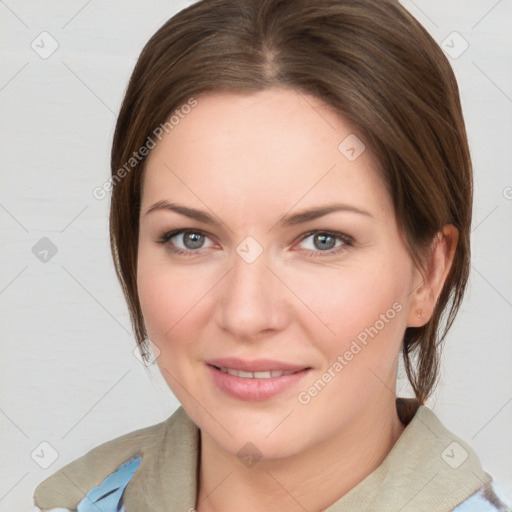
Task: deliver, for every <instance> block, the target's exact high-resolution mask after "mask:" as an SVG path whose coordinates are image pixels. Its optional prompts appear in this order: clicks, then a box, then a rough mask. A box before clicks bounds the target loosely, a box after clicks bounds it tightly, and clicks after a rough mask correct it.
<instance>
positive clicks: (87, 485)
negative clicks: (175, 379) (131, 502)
mask: <svg viewBox="0 0 512 512" xmlns="http://www.w3.org/2000/svg"><path fill="white" fill-rule="evenodd" d="M187 419H188V417H187V416H186V414H185V412H184V410H183V408H182V407H179V408H178V410H176V411H175V412H174V414H172V415H171V416H170V417H169V418H167V419H166V420H165V421H162V422H161V423H158V424H156V425H151V426H149V427H145V428H141V429H138V430H135V431H132V432H129V433H127V434H124V435H122V436H120V437H117V438H115V439H112V440H110V441H107V442H105V443H102V444H100V445H99V446H96V447H95V448H93V449H92V450H90V451H89V452H87V453H86V454H85V455H83V456H81V457H79V458H78V459H75V460H73V461H72V462H70V463H68V464H67V465H65V466H63V467H62V468H60V469H59V470H57V471H56V472H55V473H53V474H52V475H50V476H49V477H48V478H46V479H45V480H43V481H42V482H41V483H40V484H39V485H38V486H37V487H36V489H35V491H34V495H33V499H34V505H35V506H36V507H38V508H39V509H42V510H53V509H55V510H56V511H58V510H59V509H64V510H66V509H76V508H77V505H78V504H79V502H81V500H83V499H84V496H85V495H86V493H87V492H88V491H89V494H88V496H89V500H90V499H91V497H92V498H93V499H99V498H103V499H105V496H104V495H105V494H109V495H110V496H111V497H110V500H114V499H117V503H119V501H120V499H121V496H122V493H123V491H124V488H125V487H126V486H127V484H128V483H129V481H130V480H131V478H132V477H133V476H134V474H135V473H136V471H137V469H138V468H139V466H140V465H141V464H142V463H143V460H144V464H145V466H146V467H147V466H148V465H150V464H154V463H155V459H157V458H158V455H159V453H161V452H162V451H165V450H162V445H163V444H166V441H167V440H168V437H169V436H172V437H175V435H178V436H179V430H180V429H183V428H184V422H186V421H187ZM117 503H116V507H117ZM116 507H114V508H113V509H112V510H117V508H116ZM36 510H37V508H36ZM102 510H104V508H102ZM105 510H110V509H105Z"/></svg>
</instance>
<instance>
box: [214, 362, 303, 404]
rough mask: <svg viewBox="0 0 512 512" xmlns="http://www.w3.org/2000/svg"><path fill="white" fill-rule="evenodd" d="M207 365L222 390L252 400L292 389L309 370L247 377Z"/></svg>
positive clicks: (264, 398)
mask: <svg viewBox="0 0 512 512" xmlns="http://www.w3.org/2000/svg"><path fill="white" fill-rule="evenodd" d="M206 366H207V368H208V369H209V371H210V373H211V375H212V377H213V381H214V382H215V384H216V385H217V387H218V388H219V389H220V390H221V391H223V392H224V393H226V394H227V395H229V396H232V397H234V398H239V399H241V400H252V401H261V400H268V399H269V398H272V397H274V396H276V395H278V394H279V393H282V392H283V391H285V390H287V389H290V388H291V387H293V386H294V385H295V384H297V383H298V382H299V381H300V380H301V379H302V378H304V376H305V375H306V374H307V373H308V372H309V369H304V370H301V371H298V372H295V373H290V374H289V375H281V377H270V378H269V379H246V378H244V377H237V376H235V375H230V374H229V373H224V372H223V371H221V370H218V369H217V368H215V367H214V366H212V365H210V364H207V365H206Z"/></svg>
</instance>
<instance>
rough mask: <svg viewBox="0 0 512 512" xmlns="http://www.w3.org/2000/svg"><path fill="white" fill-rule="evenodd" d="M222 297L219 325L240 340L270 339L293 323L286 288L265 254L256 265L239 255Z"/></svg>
mask: <svg viewBox="0 0 512 512" xmlns="http://www.w3.org/2000/svg"><path fill="white" fill-rule="evenodd" d="M219 294H220V296H221V298H220V300H219V301H218V306H217V307H218V310H217V319H218V320H217V321H218V325H219V327H220V328H222V329H223V330H225V331H227V332H229V333H230V334H231V336H233V337H234V338H236V339H237V340H240V341H251V340H256V339H258V338H261V337H264V336H267V337H268V336H269V335H270V334H272V333H275V332H278V331H279V330H282V329H284V328H285V326H286V325H287V323H288V321H289V315H290V308H289V306H290V305H289V303H288V300H287V297H286V288H285V286H284V285H283V283H282V282H281V281H280V280H279V279H278V278H277V277H276V271H275V270H274V269H272V268H271V262H270V261H269V258H268V255H267V253H266V252H265V251H263V252H262V254H261V255H260V256H259V257H258V258H257V259H256V260H255V261H252V262H250V260H245V259H244V258H243V257H241V256H240V255H239V254H236V255H235V257H234V264H233V268H232V269H231V271H230V272H229V273H228V275H227V276H226V278H225V279H223V286H222V289H221V290H219Z"/></svg>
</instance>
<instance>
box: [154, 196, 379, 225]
mask: <svg viewBox="0 0 512 512" xmlns="http://www.w3.org/2000/svg"><path fill="white" fill-rule="evenodd" d="M161 210H164V211H165V210H168V211H172V212H176V213H179V214H181V215H184V216H185V217H188V218H190V219H195V220H197V221H199V222H203V223H204V224H210V225H219V224H220V222H218V221H217V220H215V219H214V218H213V217H212V216H210V215H209V214H208V213H206V212H204V211H201V210H196V209H195V208H188V207H186V206H183V205H179V204H176V203H169V202H168V201H166V200H163V201H158V202H157V203H155V204H154V205H152V206H150V207H149V208H148V210H147V212H146V213H145V215H149V214H150V213H152V212H155V211H161ZM338 211H343V212H351V213H357V214H360V215H365V216H367V217H372V218H373V215H372V214H371V213H370V212H367V211H366V210H362V209H360V208H356V207H355V206H352V205H349V204H344V203H333V204H327V205H324V206H318V207H316V208H310V209H308V210H301V211H299V212H297V213H293V214H290V215H285V216H284V217H283V218H281V219H280V220H279V221H278V222H277V223H276V226H277V227H278V228H282V227H286V226H296V225H298V224H303V223H305V222H308V221H310V220H315V219H318V218H319V217H323V216H324V215H327V214H329V213H333V212H338Z"/></svg>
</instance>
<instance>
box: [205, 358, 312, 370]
mask: <svg viewBox="0 0 512 512" xmlns="http://www.w3.org/2000/svg"><path fill="white" fill-rule="evenodd" d="M206 363H207V364H209V365H212V366H217V367H219V368H231V369H232V370H239V371H244V372H265V371H271V370H277V371H283V372H290V371H291V372H293V371H298V370H305V369H306V368H309V366H305V365H300V364H292V363H285V362H283V361H274V360H272V359H253V360H249V359H238V358H236V357H225V358H222V359H210V360H208V361H206Z"/></svg>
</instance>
